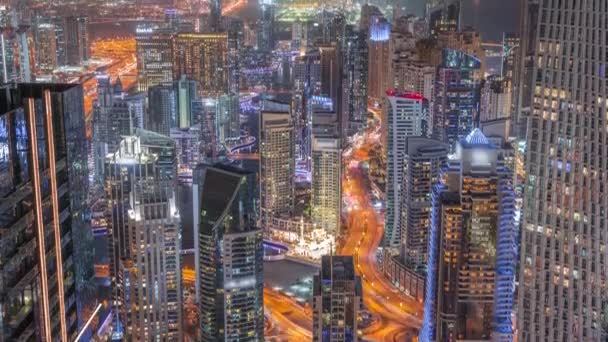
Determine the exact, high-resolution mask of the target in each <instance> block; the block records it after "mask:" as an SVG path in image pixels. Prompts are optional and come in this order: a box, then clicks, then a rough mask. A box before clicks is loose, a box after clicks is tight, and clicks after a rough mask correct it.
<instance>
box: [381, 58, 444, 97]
mask: <svg viewBox="0 0 608 342" xmlns="http://www.w3.org/2000/svg"><path fill="white" fill-rule="evenodd" d="M392 63H393V66H392V71H393V77H394V87H395V88H396V89H407V90H410V91H413V92H416V93H419V94H421V95H422V96H424V97H425V98H427V99H429V100H430V99H432V98H433V86H434V85H435V69H436V68H435V67H433V66H432V65H431V64H429V63H428V62H426V61H421V60H418V59H416V58H415V57H414V56H411V55H410V54H402V55H399V56H394V57H393V61H392Z"/></svg>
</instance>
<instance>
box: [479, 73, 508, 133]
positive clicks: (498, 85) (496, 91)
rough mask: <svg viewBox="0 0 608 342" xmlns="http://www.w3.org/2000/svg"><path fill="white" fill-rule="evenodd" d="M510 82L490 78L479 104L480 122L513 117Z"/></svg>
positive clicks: (485, 84)
mask: <svg viewBox="0 0 608 342" xmlns="http://www.w3.org/2000/svg"><path fill="white" fill-rule="evenodd" d="M512 95H513V94H511V86H510V80H507V79H503V78H502V77H498V76H490V77H488V78H487V79H486V80H485V83H484V85H483V87H482V88H481V95H480V101H479V102H480V103H479V121H480V122H485V121H490V120H496V119H508V118H510V117H511V99H512Z"/></svg>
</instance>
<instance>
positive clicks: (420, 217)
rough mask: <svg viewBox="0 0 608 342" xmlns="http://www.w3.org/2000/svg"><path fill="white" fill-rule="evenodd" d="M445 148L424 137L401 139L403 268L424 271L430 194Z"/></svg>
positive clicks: (444, 157)
mask: <svg viewBox="0 0 608 342" xmlns="http://www.w3.org/2000/svg"><path fill="white" fill-rule="evenodd" d="M449 151H450V148H449V146H447V145H446V144H442V143H441V142H439V141H437V140H433V139H428V138H424V137H408V138H406V140H405V150H404V160H403V182H402V194H401V202H402V204H401V210H402V212H401V229H400V230H401V244H402V247H403V249H402V254H403V256H404V260H405V261H406V264H407V265H412V267H411V268H412V269H414V270H415V271H423V270H424V269H425V268H426V260H427V257H428V244H429V226H430V221H431V193H432V191H433V186H434V185H435V183H436V182H437V181H438V180H439V173H440V171H441V168H442V167H443V165H444V163H445V162H446V160H447V156H448V152H449Z"/></svg>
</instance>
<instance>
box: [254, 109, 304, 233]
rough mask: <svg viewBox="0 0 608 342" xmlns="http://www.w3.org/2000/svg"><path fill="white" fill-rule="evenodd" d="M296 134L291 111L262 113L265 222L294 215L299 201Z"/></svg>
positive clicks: (261, 161)
mask: <svg viewBox="0 0 608 342" xmlns="http://www.w3.org/2000/svg"><path fill="white" fill-rule="evenodd" d="M294 138H295V135H294V125H293V120H292V118H291V114H290V112H289V111H286V112H283V111H271V110H269V109H266V110H262V113H261V114H260V139H259V142H260V206H261V219H262V225H264V224H265V222H267V220H269V219H270V218H271V217H272V216H276V215H281V214H292V213H293V210H294V204H295V200H294V197H295V141H294V140H295V139H294Z"/></svg>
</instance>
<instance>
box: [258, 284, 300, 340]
mask: <svg viewBox="0 0 608 342" xmlns="http://www.w3.org/2000/svg"><path fill="white" fill-rule="evenodd" d="M264 308H265V309H264V311H265V312H266V315H267V317H269V318H270V325H271V326H273V335H270V336H268V335H266V336H264V337H265V339H266V340H277V341H289V342H292V341H294V342H300V341H301V342H305V341H310V340H312V319H311V318H312V311H311V310H310V309H309V307H306V308H304V307H302V306H301V305H299V304H298V303H296V301H295V300H293V299H292V298H290V297H287V296H285V295H284V294H281V293H279V292H276V291H274V290H272V289H269V288H264Z"/></svg>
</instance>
